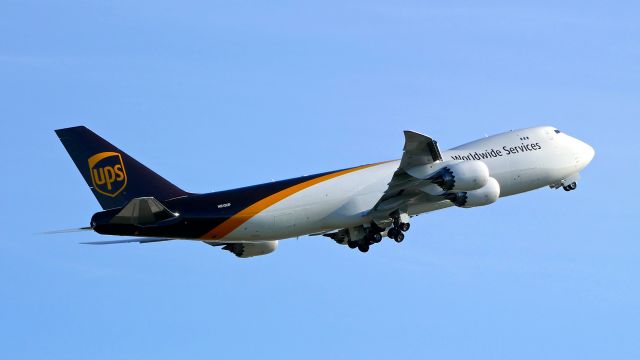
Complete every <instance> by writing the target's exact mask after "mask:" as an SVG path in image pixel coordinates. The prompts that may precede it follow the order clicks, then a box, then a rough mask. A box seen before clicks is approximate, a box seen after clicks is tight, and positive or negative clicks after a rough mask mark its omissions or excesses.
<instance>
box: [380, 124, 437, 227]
mask: <svg viewBox="0 0 640 360" xmlns="http://www.w3.org/2000/svg"><path fill="white" fill-rule="evenodd" d="M404 138H405V143H404V149H403V150H404V152H403V154H402V160H400V166H399V167H398V169H397V170H396V171H395V173H394V174H393V177H392V178H391V181H390V182H389V184H388V187H387V190H386V191H385V192H384V194H383V195H382V197H381V198H380V200H378V202H377V203H376V205H375V206H374V207H373V209H372V210H371V214H370V215H372V217H373V219H386V218H388V217H389V214H390V213H392V212H394V211H399V212H406V211H407V209H408V207H409V206H410V205H411V204H413V203H417V202H440V201H443V199H442V198H441V197H437V196H432V195H429V194H426V193H425V192H423V191H421V190H420V188H421V187H424V186H425V185H427V183H428V182H427V181H425V180H424V177H422V178H419V177H416V175H417V174H420V173H424V172H425V171H426V170H422V169H427V168H428V165H431V164H434V163H437V162H441V161H442V155H441V154H440V149H439V148H438V143H437V142H436V141H435V140H433V139H432V138H430V137H429V136H427V135H423V134H420V133H417V132H414V131H408V130H407V131H405V132H404ZM412 174H413V175H412ZM421 175H422V174H421Z"/></svg>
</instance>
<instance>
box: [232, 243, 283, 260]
mask: <svg viewBox="0 0 640 360" xmlns="http://www.w3.org/2000/svg"><path fill="white" fill-rule="evenodd" d="M277 248H278V241H277V240H275V241H260V242H239V243H229V244H227V245H225V246H223V247H222V249H224V250H227V251H230V252H232V253H233V254H234V255H235V256H237V257H240V258H249V257H254V256H260V255H266V254H269V253H272V252H274V251H276V249H277Z"/></svg>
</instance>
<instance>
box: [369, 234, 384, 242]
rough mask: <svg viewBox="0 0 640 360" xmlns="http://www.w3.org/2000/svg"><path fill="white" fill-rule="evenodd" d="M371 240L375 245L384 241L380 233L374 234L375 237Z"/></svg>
mask: <svg viewBox="0 0 640 360" xmlns="http://www.w3.org/2000/svg"><path fill="white" fill-rule="evenodd" d="M371 240H373V243H374V244H377V243H379V242H380V241H382V235H381V234H380V233H375V234H373V236H372V237H371Z"/></svg>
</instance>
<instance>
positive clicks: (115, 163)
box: [89, 152, 127, 197]
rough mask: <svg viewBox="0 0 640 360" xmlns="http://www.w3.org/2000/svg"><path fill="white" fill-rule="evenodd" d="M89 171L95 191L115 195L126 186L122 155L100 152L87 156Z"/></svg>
mask: <svg viewBox="0 0 640 360" xmlns="http://www.w3.org/2000/svg"><path fill="white" fill-rule="evenodd" d="M89 172H90V173H91V181H92V182H93V188H94V189H96V191H97V192H99V193H101V194H104V195H107V196H111V197H116V196H117V195H118V194H119V193H120V192H121V191H122V190H124V188H125V187H126V186H127V173H126V171H125V170H124V163H123V162H122V156H121V155H120V154H119V153H116V152H101V153H99V154H95V155H93V156H92V157H90V158H89Z"/></svg>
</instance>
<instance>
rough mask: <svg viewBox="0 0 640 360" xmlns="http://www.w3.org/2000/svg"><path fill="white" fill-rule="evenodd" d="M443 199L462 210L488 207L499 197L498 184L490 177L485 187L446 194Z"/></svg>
mask: <svg viewBox="0 0 640 360" xmlns="http://www.w3.org/2000/svg"><path fill="white" fill-rule="evenodd" d="M444 197H445V198H446V199H447V200H449V201H451V202H452V203H453V204H454V205H455V206H458V207H463V208H472V207H476V206H484V205H489V204H493V203H494V202H496V200H498V198H499V197H500V184H498V181H497V180H496V179H494V178H492V177H490V178H489V179H488V180H487V183H486V185H485V186H483V187H482V188H480V189H478V190H472V191H462V192H457V193H448V194H445V195H444Z"/></svg>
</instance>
